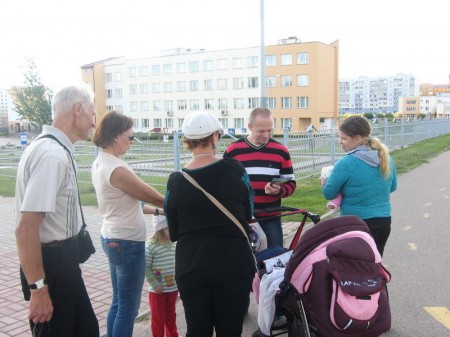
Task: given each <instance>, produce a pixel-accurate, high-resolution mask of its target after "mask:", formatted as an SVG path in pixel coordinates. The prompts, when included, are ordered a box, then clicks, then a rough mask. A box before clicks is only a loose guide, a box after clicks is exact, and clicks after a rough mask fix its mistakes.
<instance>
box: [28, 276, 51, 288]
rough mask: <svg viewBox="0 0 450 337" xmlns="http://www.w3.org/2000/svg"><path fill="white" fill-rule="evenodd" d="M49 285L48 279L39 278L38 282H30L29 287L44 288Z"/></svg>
mask: <svg viewBox="0 0 450 337" xmlns="http://www.w3.org/2000/svg"><path fill="white" fill-rule="evenodd" d="M46 285H47V281H46V280H45V279H44V278H41V279H40V280H37V281H36V282H34V283H32V284H29V285H28V289H31V290H36V289H41V288H44V287H45V286H46Z"/></svg>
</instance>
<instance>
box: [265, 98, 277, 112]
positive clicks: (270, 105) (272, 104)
mask: <svg viewBox="0 0 450 337" xmlns="http://www.w3.org/2000/svg"><path fill="white" fill-rule="evenodd" d="M266 102H267V107H268V108H269V109H274V108H276V104H275V103H276V98H275V97H267V100H266Z"/></svg>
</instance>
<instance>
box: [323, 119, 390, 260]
mask: <svg viewBox="0 0 450 337" xmlns="http://www.w3.org/2000/svg"><path fill="white" fill-rule="evenodd" d="M371 131H372V130H371V127H370V124H369V122H368V121H367V119H365V118H364V117H362V116H357V115H354V116H350V117H347V118H346V119H344V120H343V121H341V122H340V123H339V137H340V141H339V143H340V145H341V147H342V148H343V149H344V150H345V151H346V152H347V155H346V156H344V157H342V158H341V159H339V160H338V161H337V162H336V164H335V165H334V167H333V170H332V172H331V175H330V177H329V178H328V179H327V181H326V183H325V184H324V186H323V189H322V191H323V195H324V197H325V198H326V199H328V200H331V199H333V198H335V197H336V196H337V195H338V193H341V194H342V203H341V215H356V216H358V217H360V218H361V219H363V220H364V221H365V222H366V223H367V225H368V226H369V229H370V231H371V233H372V236H373V237H374V239H375V243H376V244H377V248H378V251H379V252H380V254H381V255H383V251H384V246H385V244H386V241H387V239H388V237H389V234H390V232H391V201H390V194H391V193H392V192H394V191H395V190H396V189H397V176H396V172H395V165H394V161H393V160H392V158H391V157H390V155H389V150H388V148H387V147H386V146H385V145H384V144H382V143H381V142H380V140H379V139H378V138H375V137H370V133H371Z"/></svg>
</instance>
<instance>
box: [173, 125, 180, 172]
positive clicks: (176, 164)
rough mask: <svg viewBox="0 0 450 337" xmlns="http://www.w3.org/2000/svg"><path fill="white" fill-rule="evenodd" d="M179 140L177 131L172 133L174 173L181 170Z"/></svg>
mask: <svg viewBox="0 0 450 337" xmlns="http://www.w3.org/2000/svg"><path fill="white" fill-rule="evenodd" d="M180 156H181V154H180V138H179V137H178V131H174V132H173V166H174V171H179V170H180V169H181V165H180Z"/></svg>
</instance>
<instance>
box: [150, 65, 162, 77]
mask: <svg viewBox="0 0 450 337" xmlns="http://www.w3.org/2000/svg"><path fill="white" fill-rule="evenodd" d="M152 75H161V66H160V65H159V64H154V65H152Z"/></svg>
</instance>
